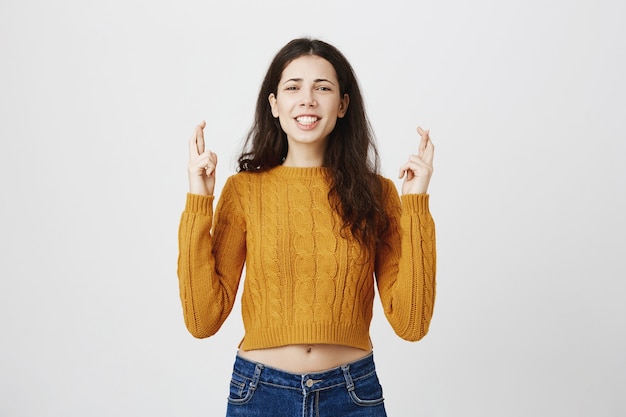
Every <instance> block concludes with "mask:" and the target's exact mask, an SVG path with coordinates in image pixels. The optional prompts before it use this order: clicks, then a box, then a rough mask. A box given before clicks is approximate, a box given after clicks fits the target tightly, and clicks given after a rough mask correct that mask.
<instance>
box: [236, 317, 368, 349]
mask: <svg viewBox="0 0 626 417" xmlns="http://www.w3.org/2000/svg"><path fill="white" fill-rule="evenodd" d="M300 344H333V345H345V346H352V347H356V348H359V349H365V350H369V349H371V342H370V337H369V328H368V327H358V326H354V325H351V324H336V323H303V324H292V325H284V326H281V327H270V328H259V329H251V330H248V331H247V332H246V335H245V337H244V338H243V340H242V342H241V345H240V347H241V348H242V349H243V350H252V349H266V348H271V347H277V346H286V345H300Z"/></svg>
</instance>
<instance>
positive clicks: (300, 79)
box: [283, 78, 335, 85]
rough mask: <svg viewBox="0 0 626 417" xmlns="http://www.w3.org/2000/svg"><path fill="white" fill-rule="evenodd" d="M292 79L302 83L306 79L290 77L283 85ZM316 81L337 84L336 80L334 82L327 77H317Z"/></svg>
mask: <svg viewBox="0 0 626 417" xmlns="http://www.w3.org/2000/svg"><path fill="white" fill-rule="evenodd" d="M292 81H293V82H297V83H301V82H302V81H304V79H302V78H290V79H288V80H285V82H284V83H283V85H285V84H287V83H288V82H292ZM314 82H316V83H320V82H327V83H330V84H332V85H335V83H334V82H332V81H331V80H328V79H326V78H316V79H315V81H314Z"/></svg>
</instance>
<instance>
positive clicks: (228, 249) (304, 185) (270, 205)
mask: <svg viewBox="0 0 626 417" xmlns="http://www.w3.org/2000/svg"><path fill="white" fill-rule="evenodd" d="M381 181H382V184H383V190H384V200H385V209H386V211H387V213H388V214H389V216H390V220H391V224H390V227H389V229H388V230H387V232H386V233H385V234H384V235H383V236H381V237H382V243H380V244H379V245H378V247H376V248H375V250H374V251H367V250H365V249H364V248H362V247H361V246H360V245H359V243H358V241H357V240H356V239H354V238H353V237H352V236H351V235H350V233H349V231H347V230H341V225H342V223H343V222H342V219H341V217H340V216H339V215H338V214H337V213H335V212H334V211H333V210H332V208H331V206H330V203H329V201H328V190H329V185H328V171H327V169H325V168H291V167H283V166H279V167H276V168H273V169H271V170H269V171H266V172H261V173H246V172H244V173H239V174H236V175H234V176H232V177H230V178H229V179H228V180H227V181H226V184H225V185H224V188H223V190H222V194H221V197H220V200H219V203H218V205H217V208H216V211H215V218H213V197H212V196H200V195H194V194H188V195H187V204H186V207H185V211H184V212H183V215H182V218H181V222H180V229H179V259H178V277H179V283H180V297H181V301H182V305H183V313H184V317H185V323H186V325H187V328H188V329H189V331H190V332H191V334H193V335H194V336H195V337H200V338H202V337H208V336H211V335H213V334H215V332H217V330H218V329H219V328H220V326H221V325H222V323H224V320H226V318H227V317H228V315H229V313H230V312H231V310H232V307H233V303H234V301H235V296H236V293H237V288H238V287H239V281H240V278H241V275H242V271H243V267H244V264H245V266H246V274H245V275H246V276H245V280H244V290H243V295H242V315H243V322H244V328H245V336H244V339H243V341H242V344H241V348H242V349H244V350H251V349H262V348H270V347H276V346H283V345H290V344H314V343H328V344H340V345H347V346H353V347H357V348H362V349H369V348H370V340H369V327H370V322H371V320H372V307H373V300H374V285H377V288H378V292H379V295H380V299H381V302H382V305H383V308H384V311H385V315H386V317H387V319H388V321H389V322H390V324H391V325H392V327H393V329H394V330H395V332H396V333H397V334H398V335H399V336H400V337H402V338H404V339H406V340H412V341H415V340H419V339H421V338H422V337H423V336H424V335H425V334H426V333H427V332H428V326H429V323H430V320H431V317H432V314H433V305H434V300H435V265H436V254H435V226H434V223H433V219H432V217H431V215H430V212H429V208H428V195H426V194H413V195H405V196H402V198H400V197H399V196H398V193H397V191H396V189H395V187H394V185H393V183H392V182H391V181H390V180H388V179H385V178H382V177H381Z"/></svg>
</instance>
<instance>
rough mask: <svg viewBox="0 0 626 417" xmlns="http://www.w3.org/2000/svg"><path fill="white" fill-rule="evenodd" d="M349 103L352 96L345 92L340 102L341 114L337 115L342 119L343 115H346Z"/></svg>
mask: <svg viewBox="0 0 626 417" xmlns="http://www.w3.org/2000/svg"><path fill="white" fill-rule="evenodd" d="M348 104H350V96H349V95H347V94H344V95H343V98H342V99H341V101H340V102H339V114H338V115H337V117H339V118H340V119H341V118H342V117H343V116H345V115H346V112H347V111H348Z"/></svg>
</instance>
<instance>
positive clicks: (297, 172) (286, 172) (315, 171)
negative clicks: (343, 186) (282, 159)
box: [270, 165, 330, 178]
mask: <svg viewBox="0 0 626 417" xmlns="http://www.w3.org/2000/svg"><path fill="white" fill-rule="evenodd" d="M270 172H271V173H272V174H274V175H277V176H280V177H283V178H325V177H326V176H327V175H328V174H330V169H329V168H327V167H308V168H299V167H286V166H283V165H279V166H276V167H274V168H272V169H271V170H270Z"/></svg>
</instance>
